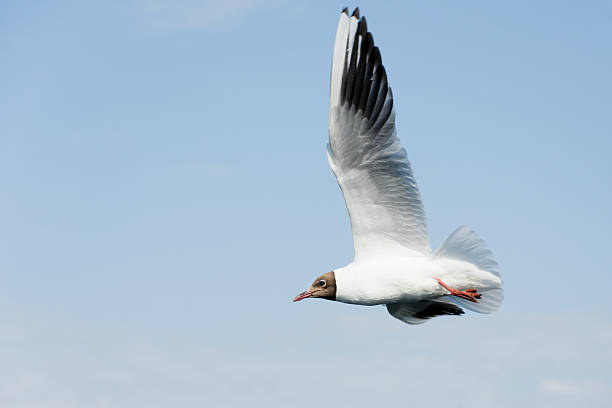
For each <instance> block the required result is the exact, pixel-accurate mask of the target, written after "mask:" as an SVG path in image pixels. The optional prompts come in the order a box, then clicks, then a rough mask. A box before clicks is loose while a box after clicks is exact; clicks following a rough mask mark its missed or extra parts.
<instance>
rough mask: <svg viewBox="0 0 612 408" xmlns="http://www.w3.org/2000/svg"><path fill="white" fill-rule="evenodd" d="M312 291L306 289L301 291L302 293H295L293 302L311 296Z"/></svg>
mask: <svg viewBox="0 0 612 408" xmlns="http://www.w3.org/2000/svg"><path fill="white" fill-rule="evenodd" d="M312 293H313V292H308V291H306V292H302V293H300V294H299V295H297V296H296V297H295V298H294V299H293V301H294V302H297V301H298V300H302V299H306V298H309V297H311V296H312Z"/></svg>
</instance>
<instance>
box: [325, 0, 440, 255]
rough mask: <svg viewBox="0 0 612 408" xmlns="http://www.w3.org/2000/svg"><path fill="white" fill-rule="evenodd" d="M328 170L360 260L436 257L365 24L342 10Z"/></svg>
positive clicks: (333, 74)
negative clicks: (412, 255)
mask: <svg viewBox="0 0 612 408" xmlns="http://www.w3.org/2000/svg"><path fill="white" fill-rule="evenodd" d="M328 160H329V164H330V166H331V168H332V170H333V172H334V174H335V175H336V178H337V179H338V184H339V185H340V188H341V190H342V193H343V195H344V199H345V201H346V206H347V209H348V212H349V216H350V218H351V227H352V231H353V243H354V246H355V258H356V259H358V258H359V257H361V256H364V255H365V254H370V253H372V252H376V253H377V254H381V253H383V252H398V251H400V252H402V253H404V254H407V253H410V252H413V253H415V254H420V255H422V254H431V247H430V244H429V234H428V230H427V223H426V220H425V211H424V209H423V203H422V200H421V195H420V194H419V190H418V188H417V185H416V181H415V179H414V176H413V174H412V170H411V167H410V162H409V161H408V158H407V156H406V151H405V150H404V149H403V148H402V146H401V144H400V141H399V139H398V138H397V136H396V131H395V112H394V109H393V95H392V93H391V88H390V87H389V86H388V83H387V75H386V72H385V69H384V66H383V65H382V60H381V58H380V53H379V51H378V48H376V47H375V46H374V41H373V39H372V35H371V34H370V33H369V32H368V31H367V26H366V21H365V18H361V19H359V12H358V10H355V12H354V13H353V15H352V16H351V17H349V16H348V13H347V11H346V9H345V10H343V12H342V14H341V16H340V22H339V23H338V30H337V33H336V42H335V45H334V56H333V62H332V72H331V86H330V112H329V145H328Z"/></svg>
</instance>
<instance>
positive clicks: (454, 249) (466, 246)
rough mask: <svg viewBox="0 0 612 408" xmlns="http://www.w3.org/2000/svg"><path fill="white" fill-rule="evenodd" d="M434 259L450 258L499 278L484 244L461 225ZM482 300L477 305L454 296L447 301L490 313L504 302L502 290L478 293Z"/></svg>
mask: <svg viewBox="0 0 612 408" xmlns="http://www.w3.org/2000/svg"><path fill="white" fill-rule="evenodd" d="M434 257H436V258H451V259H456V260H459V261H465V262H469V263H471V264H473V265H474V266H476V267H477V268H478V269H480V270H482V271H486V272H489V273H491V274H493V275H495V276H497V277H499V278H500V282H501V274H500V270H499V265H498V263H497V262H496V261H495V258H494V257H493V254H492V253H491V251H490V250H489V248H487V245H486V244H485V242H484V241H483V240H482V239H481V238H480V237H479V236H478V235H476V233H475V232H474V231H472V230H471V229H469V228H468V227H466V226H464V225H462V226H460V227H459V228H457V229H456V230H455V231H454V232H453V233H452V234H451V235H450V236H449V237H448V238H447V239H446V241H444V243H443V244H442V245H441V246H440V248H438V250H437V251H436V253H435V254H434ZM479 292H480V293H481V295H482V298H481V299H479V300H478V303H474V302H470V301H468V300H465V299H461V298H458V297H455V296H449V297H448V300H450V301H452V302H454V303H455V304H457V305H459V306H461V307H463V308H465V309H468V310H471V311H474V312H479V313H492V312H494V311H495V310H497V309H499V307H500V306H501V304H502V302H503V300H504V290H503V288H502V287H501V283H500V287H498V288H490V289H485V290H481V291H479Z"/></svg>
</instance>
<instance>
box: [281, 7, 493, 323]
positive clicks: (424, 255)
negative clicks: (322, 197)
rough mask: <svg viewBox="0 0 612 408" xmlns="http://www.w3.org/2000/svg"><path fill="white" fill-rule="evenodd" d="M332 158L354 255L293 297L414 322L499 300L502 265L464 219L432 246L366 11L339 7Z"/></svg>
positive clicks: (485, 309) (488, 307)
mask: <svg viewBox="0 0 612 408" xmlns="http://www.w3.org/2000/svg"><path fill="white" fill-rule="evenodd" d="M327 159H328V161H329V165H330V167H331V169H332V171H333V172H334V174H335V176H336V179H337V180H338V184H339V185H340V189H341V190H342V194H343V195H344V200H345V202H346V207H347V209H348V212H349V217H350V220H351V229H352V233H353V245H354V250H355V256H354V259H353V261H352V262H351V263H350V264H349V265H347V266H345V267H342V268H338V269H335V270H332V271H331V272H327V273H325V274H323V275H321V276H319V277H318V278H317V279H315V281H314V282H313V283H312V285H311V286H310V287H309V288H308V289H307V290H306V291H304V292H302V293H300V294H299V295H297V296H296V297H295V299H293V301H294V302H297V301H299V300H302V299H306V298H322V299H328V300H334V301H338V302H343V303H351V304H357V305H368V306H373V305H386V307H387V310H388V312H389V313H390V314H391V315H392V316H393V317H395V318H397V319H399V320H401V321H403V322H405V323H409V324H420V323H424V322H426V321H427V320H429V319H431V318H432V317H436V316H443V315H461V314H463V313H464V310H463V309H468V310H471V311H475V312H479V313H491V312H493V311H495V310H497V309H498V308H499V307H500V306H501V303H502V301H503V289H502V285H503V282H502V279H501V275H500V270H499V265H498V264H497V262H496V261H495V259H494V258H493V254H492V253H491V251H489V249H488V248H487V246H486V244H485V243H484V241H483V240H482V239H480V237H478V235H476V233H475V232H473V231H472V230H470V229H469V228H467V227H465V226H460V227H459V228H457V229H456V230H455V231H454V232H453V233H452V234H451V235H450V236H449V237H448V238H447V239H446V241H445V242H444V243H443V244H442V245H441V246H440V248H439V249H437V250H436V251H435V252H434V251H432V249H431V246H430V243H429V233H428V229H427V222H426V219H425V210H424V208H423V202H422V200H421V195H420V193H419V190H418V188H417V185H416V181H415V178H414V175H413V173H412V169H411V166H410V162H409V161H408V157H407V155H406V150H405V149H404V148H403V147H402V146H401V144H400V141H399V139H398V138H397V134H396V129H395V109H394V106H393V94H392V93H391V87H390V86H389V83H388V81H387V74H386V71H385V68H384V66H383V64H382V59H381V56H380V51H379V49H378V47H376V46H375V45H374V40H373V37H372V34H371V33H370V32H369V31H368V28H367V24H366V19H365V17H361V18H360V16H359V9H358V8H356V9H355V11H354V12H353V13H352V15H350V16H349V12H348V9H346V8H345V9H344V10H342V13H341V14H340V21H339V23H338V29H337V32H336V40H335V44H334V51H333V60H332V69H331V84H330V104H329V143H328V145H327Z"/></svg>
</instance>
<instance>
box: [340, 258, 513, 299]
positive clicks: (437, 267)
mask: <svg viewBox="0 0 612 408" xmlns="http://www.w3.org/2000/svg"><path fill="white" fill-rule="evenodd" d="M334 272H335V274H336V283H337V287H338V289H337V293H336V300H337V301H340V302H344V303H354V304H359V305H378V304H387V303H402V302H415V301H420V300H424V299H435V298H438V297H440V296H444V295H447V294H448V291H447V290H446V289H444V288H443V287H442V286H440V284H439V283H438V281H436V280H435V279H434V278H440V279H442V281H444V282H445V283H446V284H448V285H449V286H452V287H454V288H457V289H459V290H465V289H470V288H474V289H477V290H478V291H479V292H484V291H487V290H490V289H495V288H500V287H501V285H502V280H501V278H500V277H499V276H496V275H494V274H492V273H490V272H487V271H483V270H480V269H479V268H478V267H476V266H475V265H473V264H471V263H469V262H464V261H459V260H455V259H449V258H435V257H432V256H420V257H419V256H394V257H390V258H379V259H377V258H368V259H364V260H361V261H356V262H353V263H351V264H349V265H347V266H345V267H343V268H339V269H335V270H334Z"/></svg>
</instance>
